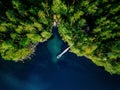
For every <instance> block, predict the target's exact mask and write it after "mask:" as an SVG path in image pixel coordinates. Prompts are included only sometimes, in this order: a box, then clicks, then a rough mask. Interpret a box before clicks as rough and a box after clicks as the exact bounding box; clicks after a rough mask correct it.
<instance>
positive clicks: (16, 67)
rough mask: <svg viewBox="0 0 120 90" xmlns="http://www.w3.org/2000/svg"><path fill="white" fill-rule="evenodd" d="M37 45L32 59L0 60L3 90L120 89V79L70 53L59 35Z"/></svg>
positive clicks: (0, 89) (0, 78)
mask: <svg viewBox="0 0 120 90" xmlns="http://www.w3.org/2000/svg"><path fill="white" fill-rule="evenodd" d="M54 35H55V36H53V38H51V39H50V40H48V41H47V42H45V43H41V44H39V45H38V46H37V50H36V55H35V56H33V58H32V60H27V61H25V62H24V63H22V62H17V63H16V62H12V61H4V60H0V90H120V85H119V83H120V76H117V75H110V74H109V73H107V72H105V71H104V70H103V69H102V68H100V67H97V66H96V65H94V64H93V63H92V62H91V61H90V60H88V59H86V58H85V57H77V56H76V55H75V54H72V53H70V52H67V53H66V54H65V55H64V56H63V57H62V58H60V60H59V61H58V62H57V61H56V55H57V54H59V53H60V52H61V51H62V50H64V49H65V48H66V47H67V45H66V44H65V43H63V41H61V38H60V37H59V36H58V34H55V33H54Z"/></svg>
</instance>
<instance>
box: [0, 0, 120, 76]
mask: <svg viewBox="0 0 120 90" xmlns="http://www.w3.org/2000/svg"><path fill="white" fill-rule="evenodd" d="M6 2H7V3H6ZM0 11H1V13H0V55H1V57H2V58H4V59H5V60H14V61H19V60H23V59H25V58H26V57H27V56H29V55H30V54H31V53H32V52H33V51H34V49H33V48H32V47H33V46H34V45H35V44H36V43H38V42H43V41H46V40H47V39H49V38H50V37H51V35H52V33H51V28H52V24H53V15H54V14H56V16H57V17H56V19H57V23H59V25H58V30H59V33H60V36H61V37H62V39H63V40H64V41H65V42H67V43H68V45H69V46H71V48H70V51H71V52H73V53H75V54H77V55H78V56H86V57H87V58H89V59H91V60H92V61H93V62H94V63H95V64H97V65H98V66H103V67H104V68H105V70H107V71H108V72H110V73H111V74H120V26H119V25H120V15H119V12H120V2H119V1H117V0H36V1H34V0H1V1H0Z"/></svg>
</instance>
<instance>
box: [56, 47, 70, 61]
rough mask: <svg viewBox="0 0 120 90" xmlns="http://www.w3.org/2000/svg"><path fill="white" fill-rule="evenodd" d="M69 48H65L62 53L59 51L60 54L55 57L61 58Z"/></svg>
mask: <svg viewBox="0 0 120 90" xmlns="http://www.w3.org/2000/svg"><path fill="white" fill-rule="evenodd" d="M69 49H70V47H68V48H66V49H65V50H64V51H63V52H62V53H60V54H59V55H58V56H57V59H59V58H61V57H62V55H63V54H65V53H66V52H67V51H68V50H69Z"/></svg>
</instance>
